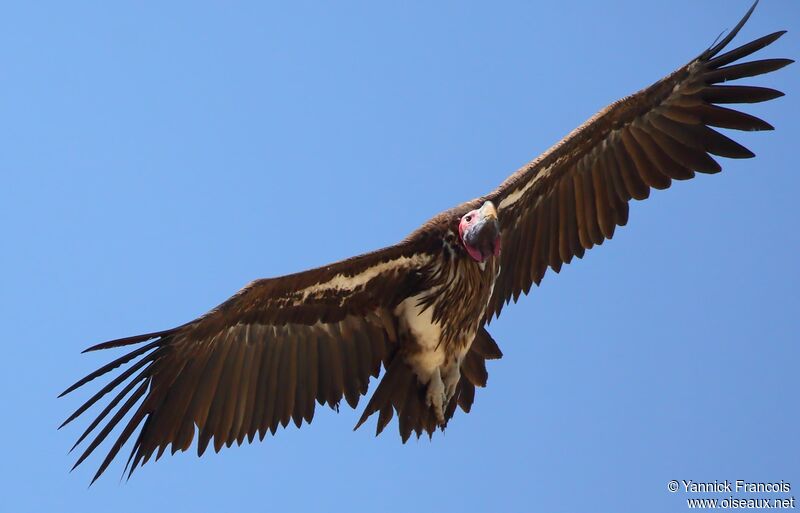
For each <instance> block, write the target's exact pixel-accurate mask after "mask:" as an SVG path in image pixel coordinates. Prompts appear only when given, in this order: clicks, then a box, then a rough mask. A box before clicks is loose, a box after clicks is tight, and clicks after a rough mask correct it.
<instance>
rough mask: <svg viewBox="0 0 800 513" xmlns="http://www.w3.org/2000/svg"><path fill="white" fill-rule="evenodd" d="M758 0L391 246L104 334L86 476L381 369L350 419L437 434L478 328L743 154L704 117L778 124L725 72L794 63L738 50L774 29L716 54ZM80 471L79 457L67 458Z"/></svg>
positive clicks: (725, 123) (309, 411)
mask: <svg viewBox="0 0 800 513" xmlns="http://www.w3.org/2000/svg"><path fill="white" fill-rule="evenodd" d="M754 8H755V5H753V7H751V8H750V10H749V11H748V12H747V14H746V15H745V16H744V18H743V19H742V20H741V21H740V22H739V23H738V24H737V25H736V27H735V28H734V29H733V30H732V31H731V32H730V33H729V34H728V35H727V36H726V37H725V38H724V39H722V40H721V41H719V42H718V43H717V44H715V45H713V46H712V47H711V48H709V49H707V50H706V51H704V52H703V53H701V54H700V55H699V56H698V57H697V58H695V59H693V60H691V61H690V62H689V63H688V64H686V65H685V66H683V67H681V68H680V69H678V70H677V71H675V72H673V73H671V74H670V75H668V76H666V77H665V78H663V79H661V80H659V81H658V82H656V83H654V84H653V85H651V86H650V87H647V88H645V89H643V90H641V91H639V92H638V93H636V94H633V95H631V96H628V97H626V98H624V99H622V100H619V101H617V102H615V103H613V104H611V105H609V106H608V107H606V108H604V109H603V110H601V111H600V112H599V113H597V114H596V115H594V116H593V117H592V118H591V119H589V120H588V121H587V122H586V123H584V124H583V125H582V126H580V127H579V128H577V129H576V130H574V131H573V132H572V133H570V134H569V135H568V136H567V137H566V138H564V139H563V140H561V141H560V142H558V143H557V144H556V145H555V146H553V147H552V148H550V149H549V150H547V151H546V152H545V153H544V154H542V155H541V156H539V157H538V158H536V159H535V160H533V161H532V162H530V163H529V164H527V165H525V166H524V167H522V168H521V169H520V170H518V171H517V172H515V173H514V174H512V175H511V176H510V177H509V178H508V179H507V180H505V181H504V182H503V183H502V184H501V185H500V186H499V187H498V188H497V189H495V190H494V191H492V192H490V193H488V194H486V195H485V196H482V197H480V198H476V199H474V200H471V201H468V202H466V203H463V204H462V205H460V206H458V207H456V208H453V209H450V210H447V211H445V212H442V213H440V214H439V215H437V216H435V217H433V218H432V219H430V220H429V221H427V222H426V223H425V224H423V225H422V226H421V227H420V228H419V229H417V230H416V231H414V232H413V233H411V234H410V235H409V236H408V237H406V238H405V239H403V240H402V241H401V242H399V243H398V244H395V245H394V246H390V247H387V248H384V249H380V250H378V251H374V252H372V253H367V254H364V255H360V256H356V257H353V258H349V259H347V260H343V261H341V262H337V263H334V264H330V265H326V266H323V267H319V268H317V269H311V270H308V271H303V272H300V273H297V274H290V275H288V276H281V277H278V278H267V279H260V280H256V281H253V282H252V283H250V284H249V285H247V286H245V287H244V288H243V289H242V290H240V291H239V292H237V293H236V294H235V295H234V296H233V297H231V298H230V299H228V300H227V301H225V302H224V303H222V304H221V305H219V306H217V307H216V308H214V309H212V310H211V311H209V312H208V313H206V314H204V315H202V316H201V317H198V318H197V319H195V320H193V321H190V322H188V323H186V324H184V325H182V326H178V327H176V328H171V329H167V330H164V331H157V332H153V333H145V334H143V335H136V336H132V337H126V338H121V339H117V340H111V341H109V342H104V343H102V344H98V345H95V346H92V347H90V348H88V349H87V350H86V351H96V350H99V349H110V348H116V347H122V346H135V349H133V350H131V351H130V352H128V353H127V354H125V355H124V356H122V357H120V358H117V359H115V360H114V361H112V362H110V363H109V364H107V365H105V366H103V367H101V368H100V369H98V370H96V371H95V372H92V373H91V374H89V375H88V376H86V377H85V378H83V379H81V380H79V381H78V382H76V383H75V384H74V385H72V386H70V387H69V388H67V389H66V390H65V391H64V392H63V393H62V395H64V394H68V393H70V392H72V391H73V390H75V389H77V388H79V387H81V386H83V385H85V384H86V383H88V382H90V381H92V380H94V379H95V378H97V377H99V376H102V375H104V374H106V373H109V372H111V371H114V370H116V369H117V368H120V372H119V374H118V375H117V376H116V377H114V379H112V380H111V381H110V382H109V383H108V384H106V385H105V386H103V387H102V388H101V389H100V390H99V391H97V393H95V394H94V395H93V396H92V397H91V398H89V399H88V400H87V401H86V402H85V403H84V404H83V405H82V406H81V407H79V408H78V409H77V410H76V411H75V412H74V413H73V414H72V415H70V416H69V418H67V419H66V421H64V423H63V424H62V426H63V425H66V424H68V423H70V422H72V421H73V420H74V419H76V418H77V417H78V416H80V415H81V414H83V413H84V412H85V411H86V410H87V409H88V408H89V407H91V406H92V405H94V404H95V403H97V402H98V401H100V399H102V398H104V397H105V396H106V395H107V394H109V393H110V392H112V391H113V392H114V393H113V394H112V395H111V399H110V401H108V404H107V405H106V406H105V407H104V408H103V409H102V411H100V413H99V414H98V416H97V418H95V419H94V420H93V421H92V422H91V424H89V426H88V427H87V428H86V430H85V431H84V432H83V434H82V435H81V436H80V437H79V438H78V441H77V442H76V443H75V446H73V449H74V448H75V447H77V446H78V445H79V444H80V443H81V442H83V441H84V440H87V437H88V436H89V435H90V434H92V433H93V432H95V431H96V430H97V433H96V435H95V436H94V438H92V439H90V440H91V441H90V443H89V444H88V446H87V447H86V448H85V450H84V451H83V453H82V454H81V456H80V457H79V458H78V460H77V462H76V463H75V466H78V465H79V464H80V463H81V462H83V461H84V460H85V459H86V457H87V456H89V455H90V454H91V453H92V452H93V451H94V450H95V449H96V448H97V447H98V445H99V444H100V443H101V442H103V441H104V440H105V439H106V438H107V437H108V435H109V434H110V433H111V431H112V430H113V429H114V428H115V427H117V426H118V425H119V424H120V421H122V420H123V418H125V417H126V415H127V414H131V415H130V417H129V418H128V419H127V421H126V422H123V423H122V425H121V431H120V432H119V434H118V436H117V438H116V440H115V441H114V443H113V445H112V446H111V449H110V451H109V452H108V455H107V456H106V457H105V459H104V460H103V461H102V463H101V464H100V467H99V469H98V471H97V473H96V474H95V476H94V479H93V480H92V482H94V480H96V479H97V478H98V477H99V476H100V475H101V474H102V473H103V472H104V471H105V469H106V468H107V467H108V465H109V463H110V462H111V461H112V460H113V459H114V457H115V456H116V455H117V453H118V452H119V451H120V449H121V448H122V446H123V445H124V444H125V443H126V442H127V441H128V440H129V439H130V438H131V436H133V435H135V436H134V443H133V447H132V450H131V452H130V456H129V458H128V463H127V465H126V467H125V468H126V470H127V472H128V477H130V475H131V474H132V473H133V471H134V469H136V468H137V467H138V466H140V465H144V463H146V462H147V461H148V460H149V459H150V458H151V457H152V456H153V455H154V454H155V457H156V459H158V458H159V457H160V456H161V455H162V454H163V453H164V451H165V450H166V449H167V448H168V447H170V446H171V451H172V453H175V452H176V451H179V450H180V451H185V450H187V449H188V448H189V447H190V446H191V445H192V440H193V439H194V437H195V431H196V430H197V432H198V435H197V436H198V441H197V451H198V454H200V455H202V454H203V453H204V452H205V450H206V449H207V447H208V446H209V443H211V442H212V440H213V446H214V450H215V451H219V450H220V449H221V448H222V447H223V446H227V447H230V446H231V445H232V444H233V443H236V444H241V443H242V442H243V441H244V440H245V438H247V440H248V441H250V442H252V440H253V439H254V438H255V436H256V435H258V437H259V438H260V439H263V438H264V435H265V434H266V433H267V432H268V431H269V432H272V434H275V432H276V431H277V429H278V427H279V426H283V427H286V426H287V425H288V424H289V423H290V422H293V423H294V424H295V425H297V426H298V427H299V426H301V425H302V424H303V422H304V421H305V422H307V423H310V422H311V421H312V419H313V418H314V410H315V408H316V405H317V404H319V405H328V406H329V407H331V408H333V409H338V407H339V404H340V401H341V399H342V397H344V399H345V401H347V404H349V405H350V406H351V407H353V408H355V407H356V406H357V404H358V402H359V399H360V398H361V396H362V395H366V394H367V391H368V389H369V385H370V378H371V377H375V378H377V377H378V376H379V375H380V373H381V367H383V369H384V372H383V377H382V379H381V380H380V382H379V383H378V385H377V387H376V388H375V389H374V392H373V393H372V396H371V397H370V399H369V401H368V402H367V405H366V407H365V408H364V411H363V415H362V416H361V418H360V420H359V421H358V424H357V425H356V428H357V427H359V426H361V425H362V424H363V423H364V422H366V421H367V420H368V419H369V417H370V416H372V415H373V414H375V413H377V414H378V415H377V433H380V432H381V431H382V430H383V429H384V428H385V427H386V426H387V424H389V422H390V421H391V419H392V417H393V416H395V415H396V416H397V419H398V426H399V430H400V436H401V438H402V440H403V442H405V441H406V440H407V439H408V438H409V437H410V436H411V434H412V433H415V434H416V435H417V437H419V436H420V435H421V434H422V433H423V432H424V433H427V434H428V435H429V436H432V434H433V433H434V431H435V430H436V429H437V428H439V429H444V428H445V426H447V423H448V421H449V420H450V419H451V418H452V417H453V415H454V413H455V411H456V409H457V408H460V409H461V410H463V411H464V412H469V411H470V408H471V407H472V403H473V400H474V398H475V388H476V387H483V386H485V385H486V378H487V373H486V366H485V362H486V360H491V359H496V358H500V357H501V356H502V353H501V352H500V349H499V348H498V346H497V344H496V343H495V341H494V340H493V339H492V337H491V335H489V333H488V331H487V330H486V325H487V323H488V321H489V320H490V319H491V318H492V317H494V316H498V315H500V312H501V310H502V309H503V306H504V305H506V304H507V303H508V302H509V301H510V300H511V299H512V298H513V299H514V301H516V300H517V299H518V298H519V296H520V294H522V293H525V294H527V293H528V292H529V291H530V288H531V286H532V285H533V284H534V283H535V284H537V285H538V284H539V283H540V282H541V280H542V277H543V276H544V275H545V272H546V271H547V269H548V267H549V268H551V269H553V270H554V271H555V272H558V271H559V270H560V269H561V266H562V265H563V264H568V263H569V262H570V261H572V259H573V258H575V257H577V258H582V257H583V255H584V253H585V252H586V250H587V249H591V248H592V247H594V246H596V245H600V244H602V243H603V241H604V240H606V239H610V238H612V237H613V235H614V230H615V229H616V227H617V226H624V225H625V224H626V223H627V221H628V202H629V201H630V200H631V199H632V198H633V199H636V200H643V199H645V198H647V197H648V196H649V195H650V190H651V189H652V188H655V189H666V188H668V187H669V186H670V184H671V183H672V181H673V180H688V179H690V178H692V177H693V176H694V174H695V172H699V173H717V172H719V171H720V169H721V168H720V165H719V164H718V163H717V161H716V160H715V159H714V158H713V157H712V156H711V155H717V156H720V157H727V158H750V157H753V156H754V155H753V153H752V152H751V151H750V150H748V149H747V148H745V147H743V146H742V145H740V144H738V143H737V142H735V141H733V140H731V139H730V138H728V137H726V136H725V135H722V134H721V133H719V132H718V131H716V130H714V128H712V127H722V128H729V129H737V130H771V129H772V128H773V127H772V126H771V125H770V124H769V123H767V122H765V121H762V120H761V119H758V118H756V117H753V116H751V115H749V114H744V113H742V112H739V111H737V110H734V109H731V108H729V107H723V106H721V105H723V104H736V103H756V102H763V101H767V100H772V99H775V98H778V97H779V96H782V95H783V93H781V92H779V91H776V90H774V89H769V88H765V87H753V86H746V85H729V84H728V82H730V81H733V80H737V79H740V78H745V77H752V76H756V75H761V74H765V73H769V72H771V71H775V70H777V69H780V68H782V67H784V66H786V65H788V64H790V63H791V62H793V61H791V60H789V59H763V60H750V61H748V62H740V61H741V60H742V59H743V58H745V57H748V56H749V55H750V54H752V53H754V52H756V51H758V50H760V49H762V48H764V47H765V46H767V45H769V44H771V43H772V42H774V41H775V40H777V39H778V38H779V37H781V35H783V34H784V32H785V31H779V32H775V33H773V34H769V35H767V36H764V37H761V38H759V39H756V40H754V41H751V42H749V43H747V44H745V45H742V46H740V47H738V48H735V49H733V50H728V51H727V52H724V51H723V50H725V49H726V47H727V46H728V44H729V43H730V42H731V40H732V39H733V38H734V36H735V35H736V34H737V33H738V32H739V30H740V29H741V27H742V26H743V25H744V23H745V22H746V21H747V19H748V18H749V17H750V14H751V13H752V11H753V9H754ZM73 468H74V467H73Z"/></svg>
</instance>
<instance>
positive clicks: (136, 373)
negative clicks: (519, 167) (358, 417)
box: [61, 238, 430, 482]
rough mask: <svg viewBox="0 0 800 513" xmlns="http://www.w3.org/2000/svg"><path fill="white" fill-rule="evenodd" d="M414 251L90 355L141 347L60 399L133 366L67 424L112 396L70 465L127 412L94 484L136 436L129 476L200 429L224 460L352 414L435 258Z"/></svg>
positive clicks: (259, 284) (334, 268)
mask: <svg viewBox="0 0 800 513" xmlns="http://www.w3.org/2000/svg"><path fill="white" fill-rule="evenodd" d="M418 245H419V239H418V238H417V239H414V238H411V239H408V240H406V241H405V242H403V243H401V244H398V245H396V246H392V247H389V248H387V249H384V250H380V251H377V252H374V253H369V254H366V255H362V256H359V257H355V258H351V259H349V260H345V261H342V262H339V263H337V264H333V265H330V266H326V267H322V268H319V269H313V270H310V271H306V272H302V273H298V274H293V275H289V276H284V277H280V278H274V279H263V280H257V281H254V282H252V283H251V284H249V285H248V286H246V287H245V288H243V289H242V290H241V291H239V292H238V293H237V294H236V295H234V296H233V297H231V298H230V299H228V300H227V301H225V302H224V303H222V304H221V305H220V306H218V307H217V308H215V309H213V310H211V311H210V312H209V313H207V314H206V315H204V316H202V317H200V318H198V319H196V320H194V321H192V322H189V323H187V324H185V325H183V326H180V327H177V328H174V329H171V330H166V331H160V332H156V333H147V334H144V335H139V336H134V337H128V338H124V339H119V340H112V341H110V342H105V343H102V344H99V345H96V346H93V347H90V348H89V349H87V351H94V350H98V349H108V348H115V347H120V346H128V345H132V344H143V345H141V346H140V347H138V348H137V349H135V350H133V351H131V352H129V353H127V354H125V355H123V356H122V357H120V358H118V359H116V360H114V361H113V362H111V363H109V364H108V365H105V366H103V367H102V368H100V369H98V370H97V371H95V372H92V373H91V374H89V375H88V376H86V377H85V378H83V379H81V380H79V381H78V382H76V383H75V384H74V385H72V386H71V387H69V388H68V389H67V390H65V391H64V392H63V393H62V394H61V395H64V394H67V393H69V392H71V391H73V390H75V389H76V388H79V387H81V386H82V385H84V384H86V383H88V382H89V381H91V380H93V379H95V378H97V377H99V376H102V375H103V374H106V373H108V372H110V371H112V370H114V369H116V368H118V367H121V366H123V365H127V368H126V369H125V370H124V371H123V372H120V373H119V374H118V375H117V376H115V377H114V379H112V380H111V381H110V382H109V383H108V384H107V385H105V386H104V387H103V388H101V389H100V390H99V391H98V392H97V393H96V394H94V395H93V396H92V397H91V398H90V399H89V400H88V401H86V403H84V404H83V405H82V406H81V407H79V408H78V409H77V410H76V411H75V412H74V413H73V414H72V415H71V416H70V417H69V418H68V419H67V420H66V421H65V422H64V423H63V424H62V426H64V425H66V424H68V423H69V422H71V421H72V420H74V419H75V418H76V417H78V416H79V415H81V414H82V413H83V412H84V411H86V410H87V409H88V408H89V407H91V406H92V405H94V404H95V403H96V402H97V401H99V400H100V399H101V398H103V397H104V396H105V395H106V394H108V393H109V392H112V391H114V392H115V393H116V395H114V396H113V397H112V399H111V400H110V401H109V402H108V404H107V406H106V407H105V408H104V409H103V410H102V411H101V412H100V414H99V415H98V416H97V418H96V419H95V420H94V421H93V422H92V423H91V424H90V425H89V427H88V428H87V429H86V431H85V432H84V433H83V434H82V435H81V436H80V438H79V439H78V441H77V442H76V443H75V446H73V449H74V448H75V447H76V446H78V445H79V444H80V443H81V442H82V441H84V440H85V439H86V438H87V436H89V435H90V434H92V433H93V432H94V431H95V429H97V428H98V427H100V425H101V424H102V423H103V422H104V421H105V424H103V425H102V427H101V428H100V430H99V432H98V433H97V434H96V435H95V436H94V438H93V440H92V441H91V443H89V445H88V446H87V447H86V449H85V450H84V452H83V454H82V455H81V456H80V457H79V458H78V461H77V462H76V463H75V466H76V467H77V466H78V465H79V464H80V463H81V462H82V461H83V460H84V459H86V457H87V456H89V455H90V454H91V453H92V452H93V451H94V450H95V449H96V448H97V446H98V445H99V444H100V443H101V442H102V441H103V440H104V439H105V438H106V437H107V436H108V435H109V433H110V432H111V431H112V430H113V429H114V428H115V427H116V426H117V424H119V422H120V421H121V420H122V419H123V417H125V416H126V414H128V413H129V412H131V411H132V412H133V413H132V415H131V416H130V419H129V420H128V421H127V423H126V424H124V428H123V429H122V431H121V434H120V435H119V437H118V438H117V440H116V442H115V443H114V444H113V446H112V447H111V450H110V451H109V453H108V455H107V456H106V458H105V460H104V461H103V462H102V464H101V465H100V468H99V470H98V471H97V473H96V474H95V476H94V479H93V480H92V482H94V480H96V479H97V478H98V477H99V476H100V475H101V474H102V473H103V471H104V470H105V469H106V467H107V466H108V464H109V463H110V462H111V460H112V459H114V457H115V456H116V454H117V452H118V451H119V450H120V448H121V447H122V446H123V445H124V444H125V442H126V441H127V440H128V439H129V438H130V436H131V435H132V434H133V433H134V431H136V430H137V429H139V431H138V436H137V437H136V439H135V440H136V441H135V443H134V445H133V450H132V451H131V454H130V457H129V459H128V465H129V466H130V471H129V474H128V475H129V476H130V474H131V473H133V470H134V469H135V468H136V467H137V465H140V464H142V465H143V464H144V463H145V462H147V460H148V459H149V458H150V457H151V456H152V455H153V453H154V452H156V451H157V455H156V459H158V458H159V457H160V456H161V455H162V454H163V452H164V451H165V449H166V448H167V446H168V445H170V444H171V445H172V452H173V453H175V452H176V451H178V450H182V451H185V450H187V449H188V448H189V446H190V445H191V443H192V439H193V437H194V433H195V426H197V428H198V429H199V442H198V446H197V447H198V453H199V454H203V452H204V451H205V450H206V448H207V447H208V445H209V443H210V441H211V440H212V438H213V440H214V450H216V451H219V450H220V448H222V446H223V445H224V446H228V447H230V446H231V444H233V443H234V442H236V443H237V444H241V443H242V441H243V440H244V439H245V437H247V438H248V440H249V441H252V440H253V438H254V437H255V436H256V433H258V435H259V437H260V438H263V437H264V435H265V434H266V432H267V430H270V431H272V432H273V433H274V432H275V431H276V429H277V428H278V425H279V424H280V425H282V426H284V427H285V426H286V425H287V424H288V423H289V422H294V423H295V424H296V425H297V426H300V425H301V423H302V422H303V420H305V421H306V422H311V420H312V418H313V416H314V408H315V404H314V403H315V402H318V403H319V404H320V405H323V404H327V405H328V406H330V407H331V408H334V409H337V408H338V404H339V401H340V400H341V398H342V396H344V398H345V400H346V401H347V403H348V404H350V405H351V406H353V407H355V406H356V404H357V403H358V400H359V398H360V396H361V395H363V394H365V393H366V392H367V385H368V383H369V379H370V376H376V377H377V376H378V373H379V372H380V367H381V363H382V362H383V363H384V364H386V363H387V362H388V361H389V360H390V359H391V356H392V354H393V352H394V350H395V345H394V344H393V342H394V341H395V337H396V332H395V325H394V322H395V321H394V317H393V316H392V315H391V310H392V308H393V307H394V305H396V304H397V303H399V302H400V301H402V300H403V299H405V298H406V297H407V296H409V295H412V294H413V293H414V291H415V290H416V289H417V288H418V286H419V284H418V283H416V281H417V277H418V273H416V272H414V271H415V270H418V269H424V268H425V265H426V264H427V262H428V260H429V259H430V256H429V255H427V254H425V253H424V252H419V248H418V247H417V246H418ZM148 342H149V343H148ZM126 382H127V383H126ZM140 400H141V401H140ZM120 404H121V406H119V405H120ZM137 404H138V407H137ZM115 408H116V409H115ZM112 412H113V414H112ZM109 415H110V418H109V419H108V420H106V418H107V417H108V416H109ZM73 468H75V467H73Z"/></svg>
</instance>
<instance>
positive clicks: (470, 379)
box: [353, 327, 503, 443]
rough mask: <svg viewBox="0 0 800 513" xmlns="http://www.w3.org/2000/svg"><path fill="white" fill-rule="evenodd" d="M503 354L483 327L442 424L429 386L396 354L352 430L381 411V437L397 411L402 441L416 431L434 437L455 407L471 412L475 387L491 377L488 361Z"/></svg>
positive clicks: (472, 347) (443, 426) (469, 353)
mask: <svg viewBox="0 0 800 513" xmlns="http://www.w3.org/2000/svg"><path fill="white" fill-rule="evenodd" d="M502 356H503V353H502V352H501V351H500V348H499V347H498V346H497V343H496V342H495V341H494V339H492V336H491V335H489V332H487V331H486V329H485V328H484V327H481V329H480V330H479V331H478V334H477V335H476V336H475V340H474V341H473V342H472V346H471V347H470V350H469V352H467V355H466V357H465V358H464V362H463V363H462V364H461V379H460V380H459V382H458V385H457V387H456V391H455V393H454V394H453V397H452V398H451V399H450V402H449V403H448V404H447V408H446V410H445V413H444V417H445V423H444V424H443V425H441V426H439V424H438V423H437V422H436V415H435V413H434V410H433V408H432V407H430V406H428V405H427V403H426V401H425V392H426V386H424V385H422V384H420V382H419V381H418V380H417V377H416V375H415V374H414V371H412V370H411V367H409V366H408V364H406V362H405V361H403V358H402V357H400V355H399V354H396V355H395V356H394V358H392V361H391V362H390V363H389V366H388V367H387V369H386V372H385V373H384V375H383V378H382V379H381V382H380V383H379V384H378V388H377V389H375V392H373V394H372V397H371V398H370V400H369V403H367V407H366V408H365V409H364V413H363V414H362V415H361V418H360V419H359V421H358V424H356V427H355V428H353V429H354V430H355V429H358V428H359V427H360V426H361V425H362V424H363V423H364V422H366V420H367V419H368V418H369V417H370V416H371V415H372V414H373V413H376V412H378V425H377V427H376V430H375V436H378V435H379V434H381V432H382V431H383V429H384V428H385V427H386V426H387V425H388V424H389V422H390V421H391V420H392V417H393V416H394V414H395V413H397V418H398V424H399V428H400V437H401V438H402V439H403V443H405V442H406V441H407V440H408V439H409V438H410V437H411V434H412V433H416V435H417V438H419V437H420V436H422V433H423V432H425V433H427V434H428V436H429V437H432V436H433V432H434V431H436V428H437V427H439V428H440V429H442V431H444V428H445V427H447V423H448V421H449V420H450V419H451V418H453V414H454V413H455V411H456V406H459V407H461V409H462V410H464V412H465V413H469V411H470V410H471V409H472V403H473V401H474V400H475V387H485V386H486V380H487V379H488V377H489V375H488V373H487V372H486V360H496V359H499V358H501V357H502Z"/></svg>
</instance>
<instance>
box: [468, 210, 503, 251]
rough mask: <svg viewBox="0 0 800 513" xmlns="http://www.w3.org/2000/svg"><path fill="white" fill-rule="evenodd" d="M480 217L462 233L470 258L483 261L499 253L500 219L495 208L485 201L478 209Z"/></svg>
mask: <svg viewBox="0 0 800 513" xmlns="http://www.w3.org/2000/svg"><path fill="white" fill-rule="evenodd" d="M478 215H479V216H480V219H479V220H478V222H477V223H475V224H474V225H473V226H472V228H471V229H470V230H468V231H467V232H466V233H465V234H464V242H465V244H466V245H467V248H468V249H469V250H471V251H469V253H470V255H471V256H472V258H474V259H475V260H477V261H478V262H483V261H484V260H486V259H487V258H489V257H490V256H492V255H494V256H497V255H499V254H500V221H498V219H497V210H496V209H495V208H494V205H493V204H492V202H491V201H487V202H486V203H484V204H483V206H482V207H481V208H480V210H478Z"/></svg>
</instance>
